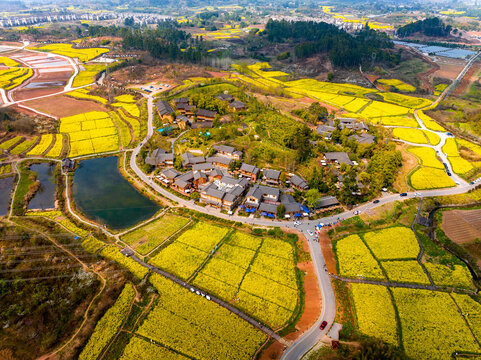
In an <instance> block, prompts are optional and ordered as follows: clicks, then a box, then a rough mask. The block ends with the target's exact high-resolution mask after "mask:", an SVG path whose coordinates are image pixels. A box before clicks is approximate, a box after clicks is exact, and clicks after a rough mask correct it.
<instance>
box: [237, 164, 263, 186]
mask: <svg viewBox="0 0 481 360" xmlns="http://www.w3.org/2000/svg"><path fill="white" fill-rule="evenodd" d="M259 171H260V169H259V168H258V167H256V166H254V165H250V164H246V163H242V165H241V167H240V169H239V170H238V171H237V173H238V174H239V176H241V177H246V178H248V179H249V180H250V181H252V182H256V180H257V176H259Z"/></svg>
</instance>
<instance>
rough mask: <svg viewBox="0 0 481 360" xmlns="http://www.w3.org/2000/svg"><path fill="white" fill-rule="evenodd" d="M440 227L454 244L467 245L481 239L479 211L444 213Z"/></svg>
mask: <svg viewBox="0 0 481 360" xmlns="http://www.w3.org/2000/svg"><path fill="white" fill-rule="evenodd" d="M441 227H442V229H443V230H444V232H445V233H446V235H447V236H448V237H449V238H450V239H451V240H452V241H454V242H455V243H456V244H468V243H472V242H474V241H475V240H476V239H481V209H478V210H451V211H446V212H444V213H443V222H442V224H441Z"/></svg>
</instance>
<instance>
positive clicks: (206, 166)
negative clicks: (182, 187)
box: [192, 162, 214, 174]
mask: <svg viewBox="0 0 481 360" xmlns="http://www.w3.org/2000/svg"><path fill="white" fill-rule="evenodd" d="M212 170H214V165H213V164H212V163H211V162H205V163H200V164H194V165H192V171H193V172H194V173H196V172H201V173H204V174H209V173H210V172H211V171H212Z"/></svg>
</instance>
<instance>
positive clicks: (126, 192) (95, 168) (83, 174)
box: [73, 156, 160, 230]
mask: <svg viewBox="0 0 481 360" xmlns="http://www.w3.org/2000/svg"><path fill="white" fill-rule="evenodd" d="M117 161H118V158H117V157H115V156H110V157H105V158H99V159H89V160H84V161H81V162H80V164H79V166H78V168H77V170H75V174H74V179H73V197H74V200H75V203H76V205H77V207H78V208H79V210H80V211H82V212H83V213H84V214H85V215H86V216H87V217H89V218H90V219H92V220H94V221H96V222H98V223H101V224H105V225H107V226H108V227H109V228H112V229H114V230H120V229H125V228H128V227H131V226H133V225H135V224H137V223H139V222H141V221H144V220H147V219H148V218H150V217H152V215H154V214H155V213H156V212H157V211H158V210H159V209H160V207H159V205H157V204H156V203H155V202H153V201H152V200H150V199H148V198H147V197H145V196H144V195H142V194H141V193H140V192H138V191H137V189H135V188H134V187H133V186H132V185H130V183H129V182H128V181H127V180H126V179H124V178H123V177H122V175H121V174H120V172H119V170H118V168H117Z"/></svg>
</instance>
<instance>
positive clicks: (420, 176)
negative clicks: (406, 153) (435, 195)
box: [409, 167, 456, 190]
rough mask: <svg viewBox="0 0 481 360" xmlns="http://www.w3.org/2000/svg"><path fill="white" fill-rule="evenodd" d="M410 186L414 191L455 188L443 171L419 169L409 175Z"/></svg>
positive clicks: (426, 168) (427, 168)
mask: <svg viewBox="0 0 481 360" xmlns="http://www.w3.org/2000/svg"><path fill="white" fill-rule="evenodd" d="M409 181H410V183H411V186H412V187H413V188H414V189H416V190H426V189H441V188H448V187H452V186H456V184H455V183H454V181H453V179H451V178H450V177H449V176H448V175H447V174H446V172H445V171H444V170H441V169H435V168H430V167H421V168H420V169H418V170H416V171H415V172H413V173H412V174H411V175H410V178H409Z"/></svg>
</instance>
